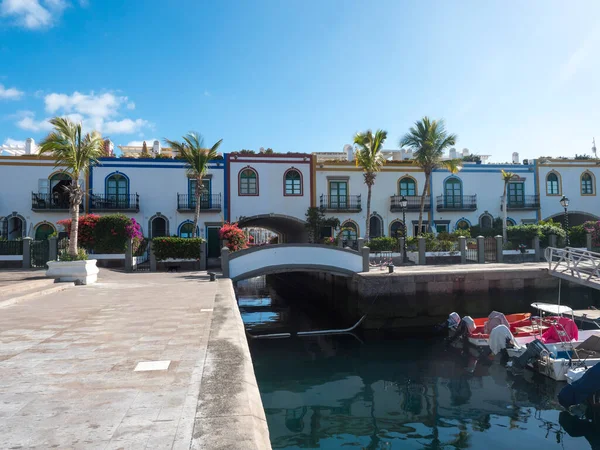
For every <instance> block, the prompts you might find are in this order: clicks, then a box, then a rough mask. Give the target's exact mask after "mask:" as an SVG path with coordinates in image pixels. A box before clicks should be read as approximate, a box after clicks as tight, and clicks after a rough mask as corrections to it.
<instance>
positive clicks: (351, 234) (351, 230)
mask: <svg viewBox="0 0 600 450" xmlns="http://www.w3.org/2000/svg"><path fill="white" fill-rule="evenodd" d="M341 228H342V240H343V241H344V242H348V243H350V242H352V241H356V240H357V239H358V227H357V225H356V223H354V222H352V221H351V220H347V221H346V222H344V223H343V224H342V226H341Z"/></svg>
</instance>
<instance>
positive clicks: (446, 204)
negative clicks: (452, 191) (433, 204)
mask: <svg viewBox="0 0 600 450" xmlns="http://www.w3.org/2000/svg"><path fill="white" fill-rule="evenodd" d="M476 209H477V195H438V197H437V210H438V211H475V210H476Z"/></svg>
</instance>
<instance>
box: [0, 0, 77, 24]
mask: <svg viewBox="0 0 600 450" xmlns="http://www.w3.org/2000/svg"><path fill="white" fill-rule="evenodd" d="M80 3H81V2H80ZM69 6H71V2H70V1H68V0H0V16H4V17H8V18H12V19H14V20H15V24H16V25H19V26H22V27H25V28H28V29H31V30H35V29H39V28H48V27H51V26H52V25H53V24H54V22H55V21H56V20H57V19H58V18H59V17H60V16H61V15H62V12H63V11H64V10H65V9H66V8H68V7H69Z"/></svg>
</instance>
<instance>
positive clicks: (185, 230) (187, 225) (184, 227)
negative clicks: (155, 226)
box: [178, 222, 199, 238]
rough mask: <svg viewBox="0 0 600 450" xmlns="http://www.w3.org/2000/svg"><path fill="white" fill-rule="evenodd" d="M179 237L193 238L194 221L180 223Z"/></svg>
mask: <svg viewBox="0 0 600 450" xmlns="http://www.w3.org/2000/svg"><path fill="white" fill-rule="evenodd" d="M178 234H179V237H182V238H191V237H192V236H193V234H194V222H183V223H182V224H181V225H179V232H178ZM198 235H199V233H198V227H196V236H198Z"/></svg>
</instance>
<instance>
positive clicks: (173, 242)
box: [152, 237, 206, 261]
mask: <svg viewBox="0 0 600 450" xmlns="http://www.w3.org/2000/svg"><path fill="white" fill-rule="evenodd" d="M203 242H206V240H204V239H202V238H180V237H159V238H154V239H152V252H153V253H154V255H155V256H156V260H157V261H164V260H165V259H167V258H178V259H179V258H180V259H200V244H202V243H203Z"/></svg>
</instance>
